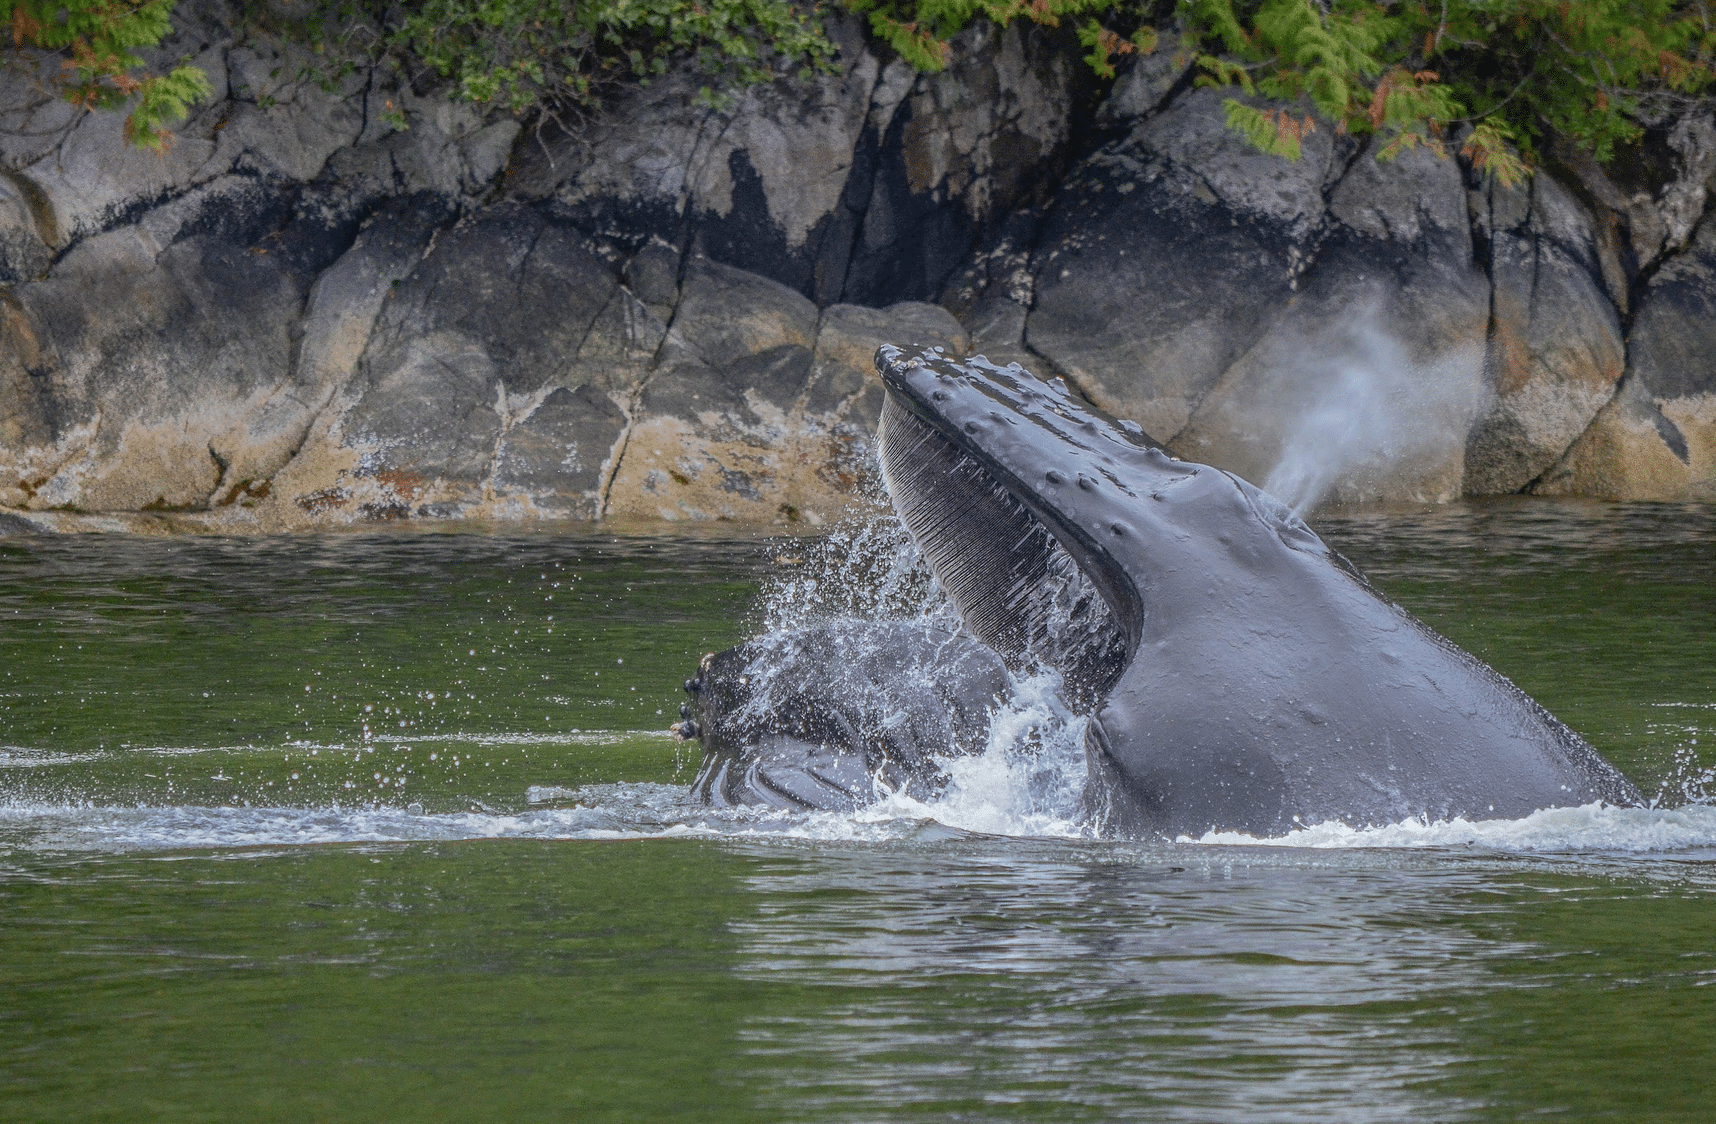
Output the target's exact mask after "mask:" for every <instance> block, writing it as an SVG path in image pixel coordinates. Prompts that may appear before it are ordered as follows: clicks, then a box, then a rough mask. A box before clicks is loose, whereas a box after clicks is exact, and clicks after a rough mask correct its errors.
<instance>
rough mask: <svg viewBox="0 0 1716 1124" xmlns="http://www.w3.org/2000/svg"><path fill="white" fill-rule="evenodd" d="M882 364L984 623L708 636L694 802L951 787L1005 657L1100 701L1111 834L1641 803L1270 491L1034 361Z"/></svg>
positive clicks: (1194, 832)
mask: <svg viewBox="0 0 1716 1124" xmlns="http://www.w3.org/2000/svg"><path fill="white" fill-rule="evenodd" d="M876 363H877V368H878V370H879V371H880V372H881V375H882V380H883V383H884V385H885V386H886V388H887V394H886V398H885V400H884V404H883V410H882V420H881V426H880V428H879V431H878V434H877V441H876V447H877V451H878V454H879V457H880V461H881V465H882V472H883V478H884V481H885V483H886V485H887V490H888V494H889V497H890V499H891V500H892V502H893V504H894V507H895V510H896V511H897V513H898V514H899V516H900V519H901V521H902V522H903V523H904V524H905V526H906V528H907V530H908V531H909V532H910V533H911V536H912V538H913V540H914V542H915V543H916V545H917V547H918V549H919V551H920V553H921V555H922V557H923V559H924V561H925V563H926V564H927V566H928V567H929V569H930V570H931V571H932V573H933V574H934V575H935V577H936V580H937V581H938V582H939V583H940V585H941V586H942V588H943V589H944V591H945V592H946V593H947V595H948V598H949V600H950V601H951V602H952V604H953V607H954V608H955V610H956V611H957V612H958V615H959V618H960V620H961V621H962V622H963V625H964V629H965V630H966V631H967V632H968V633H969V634H970V637H974V638H975V641H976V642H975V643H974V642H973V641H972V640H971V639H970V638H962V639H961V640H960V641H959V643H960V644H962V645H968V647H961V648H960V649H959V651H960V653H961V654H960V656H959V658H957V659H952V660H945V661H941V662H940V663H937V662H936V661H934V660H931V661H930V662H929V663H926V662H925V657H924V650H925V644H926V642H927V638H926V636H924V635H917V634H915V633H914V632H913V629H914V628H918V629H921V628H922V627H924V626H921V625H916V626H908V625H900V624H889V623H877V624H875V625H870V626H847V631H846V632H845V633H843V634H833V633H827V632H823V633H820V634H815V635H813V636H812V637H811V639H810V640H809V641H808V642H806V643H800V644H798V645H797V646H796V647H794V645H793V644H790V643H789V644H788V645H787V646H786V652H785V655H784V657H783V652H782V651H780V650H776V651H774V652H773V654H771V652H770V651H767V650H763V649H760V648H757V647H755V645H756V644H757V642H753V646H751V647H748V648H741V649H734V650H732V651H731V652H729V653H723V654H722V655H721V656H716V657H706V659H705V663H704V665H703V667H702V669H701V670H700V677H699V679H698V680H695V681H694V682H695V684H696V686H697V687H698V688H699V691H698V692H697V697H696V698H695V700H694V702H695V706H694V707H688V708H687V709H686V710H685V711H684V712H683V713H685V714H686V715H687V716H688V717H690V716H691V715H692V714H693V713H695V714H696V715H697V716H699V717H698V720H694V721H692V722H691V723H690V725H689V726H688V727H686V731H685V736H697V737H698V739H699V740H700V741H701V742H702V743H703V748H704V769H703V771H702V773H701V774H700V776H699V780H698V782H697V784H696V785H695V786H694V792H695V793H697V794H698V795H699V796H701V798H702V799H704V800H706V801H710V802H715V803H729V802H742V803H774V804H777V805H779V806H791V807H828V808H851V807H855V806H857V805H860V804H862V803H865V802H867V801H868V800H871V799H875V797H876V795H877V794H879V793H881V792H885V791H891V790H895V789H897V788H899V787H901V786H910V785H914V784H915V785H917V786H919V791H932V790H933V789H934V787H935V784H936V778H937V777H938V776H939V775H940V774H939V773H938V771H937V770H936V768H935V766H934V762H933V758H934V756H935V755H936V754H937V753H948V752H970V751H972V749H973V748H974V746H975V745H977V744H978V743H979V742H980V741H981V734H982V729H983V725H984V723H983V721H982V720H981V719H980V718H979V717H978V713H979V712H980V711H981V710H982V706H983V700H985V699H989V700H996V701H998V700H999V699H1000V697H1001V696H1002V694H1003V693H1004V691H1005V686H1004V678H1005V676H1004V667H1005V668H1010V669H1012V670H1015V671H1024V670H1031V669H1042V668H1044V667H1047V668H1051V669H1053V670H1054V671H1056V672H1058V673H1059V676H1060V681H1061V683H1062V690H1063V693H1064V695H1065V697H1066V700H1067V702H1068V703H1069V705H1070V706H1072V707H1073V708H1074V709H1075V710H1077V711H1080V712H1082V713H1083V714H1085V715H1087V716H1088V719H1089V721H1088V723H1087V726H1086V737H1085V755H1086V758H1087V770H1086V772H1087V778H1088V779H1087V781H1086V788H1085V794H1084V804H1085V809H1086V813H1087V817H1088V819H1089V821H1090V822H1091V824H1092V825H1093V826H1094V827H1095V828H1096V830H1098V832H1099V833H1101V834H1105V835H1110V836H1127V837H1137V836H1167V837H1170V838H1172V837H1176V836H1181V835H1191V836H1194V837H1195V836H1198V835H1201V834H1204V833H1206V832H1209V831H1212V830H1219V831H1237V832H1244V833H1248V834H1251V835H1254V836H1259V837H1264V836H1278V835H1281V834H1284V833H1285V832H1288V831H1291V830H1293V829H1294V828H1295V827H1296V826H1300V825H1310V824H1314V823H1322V822H1327V821H1340V822H1344V823H1347V824H1349V825H1352V826H1354V827H1362V826H1371V825H1380V824H1387V823H1397V822H1400V821H1401V820H1404V819H1408V818H1412V817H1423V818H1426V819H1430V820H1446V819H1452V818H1454V817H1457V816H1459V817H1465V818H1467V819H1493V818H1514V817H1518V816H1522V815H1526V814H1529V813H1531V812H1533V811H1536V810H1539V809H1542V808H1549V807H1557V806H1568V805H1578V804H1587V803H1591V802H1593V801H1602V802H1606V803H1611V804H1638V803H1641V802H1642V799H1641V797H1640V795H1639V792H1638V790H1637V789H1636V788H1635V787H1634V786H1633V784H1632V783H1631V782H1630V781H1628V780H1627V778H1626V777H1625V776H1624V775H1622V774H1621V773H1620V771H1619V770H1617V769H1616V768H1615V767H1614V766H1613V765H1611V764H1609V762H1607V761H1606V760H1604V759H1603V758H1602V756H1601V755H1599V754H1598V753H1597V752H1596V751H1595V750H1594V749H1592V748H1591V746H1590V745H1588V744H1587V743H1586V742H1585V741H1584V739H1582V738H1580V737H1579V735H1578V734H1576V733H1574V732H1573V731H1572V730H1570V729H1569V728H1568V727H1567V726H1565V725H1564V724H1562V723H1561V722H1560V721H1558V720H1557V719H1556V718H1555V717H1554V716H1553V715H1551V714H1549V713H1548V712H1547V711H1546V710H1544V709H1543V708H1542V707H1541V706H1539V705H1538V704H1537V703H1536V702H1535V701H1533V700H1532V699H1531V698H1530V697H1528V696H1527V695H1526V694H1525V693H1524V692H1523V691H1521V690H1519V688H1517V687H1516V686H1514V685H1513V684H1512V683H1511V682H1509V681H1508V680H1507V679H1506V678H1504V677H1503V676H1501V675H1500V674H1498V673H1497V672H1495V671H1494V670H1492V669H1491V668H1490V667H1488V666H1487V665H1485V664H1484V663H1483V662H1482V661H1480V660H1478V659H1476V658H1475V657H1473V656H1471V655H1470V654H1468V653H1466V652H1464V651H1462V650H1461V649H1460V648H1459V647H1457V646H1456V645H1454V644H1453V643H1451V642H1450V641H1448V640H1446V639H1444V638H1443V637H1441V636H1439V635H1437V634H1436V633H1435V632H1433V631H1432V630H1430V629H1429V628H1427V627H1425V626H1424V625H1423V624H1421V623H1420V622H1419V621H1417V620H1416V619H1414V618H1413V617H1412V616H1411V615H1410V614H1408V613H1407V612H1406V611H1405V610H1403V609H1401V608H1400V607H1399V606H1397V605H1395V604H1393V603H1392V602H1390V601H1389V600H1388V599H1387V598H1386V597H1384V596H1382V595H1381V594H1380V593H1379V592H1378V591H1377V590H1375V589H1374V588H1373V587H1372V586H1371V585H1370V584H1369V583H1368V582H1367V581H1365V579H1364V578H1363V576H1362V575H1361V574H1359V572H1358V571H1357V570H1356V569H1355V568H1354V567H1353V566H1352V565H1351V564H1350V563H1348V562H1347V561H1346V560H1345V559H1343V558H1341V557H1340V556H1339V555H1338V554H1337V553H1335V552H1334V551H1333V550H1331V549H1330V548H1329V547H1328V546H1327V545H1326V544H1325V543H1324V542H1323V541H1322V539H1320V538H1319V537H1318V536H1317V535H1316V534H1315V533H1314V532H1313V531H1312V530H1311V529H1310V528H1309V527H1307V526H1306V525H1305V523H1304V522H1303V521H1302V520H1300V519H1299V518H1298V517H1297V516H1296V515H1294V514H1293V513H1292V512H1291V511H1290V510H1289V509H1288V508H1287V507H1286V506H1285V505H1284V504H1282V503H1281V502H1280V501H1279V500H1277V499H1275V498H1274V497H1272V496H1270V495H1269V494H1267V493H1265V492H1263V491H1261V490H1260V489H1258V488H1256V487H1254V486H1253V485H1251V484H1249V483H1247V482H1246V481H1244V480H1242V479H1240V478H1239V477H1237V476H1235V475H1233V474H1232V473H1229V472H1225V471H1222V470H1220V469H1216V468H1212V467H1210V466H1208V465H1201V464H1195V463H1191V462H1187V461H1182V460H1179V459H1177V458H1175V457H1173V456H1171V455H1170V454H1168V453H1167V452H1166V451H1165V450H1163V449H1162V448H1161V447H1160V446H1158V445H1156V444H1155V443H1154V442H1152V441H1151V440H1150V439H1149V438H1148V437H1147V436H1146V435H1144V433H1143V432H1142V430H1141V429H1139V427H1138V426H1136V425H1134V424H1132V423H1129V422H1124V421H1121V420H1119V419H1116V418H1113V417H1111V416H1109V415H1107V414H1105V413H1103V412H1102V411H1101V410H1099V409H1097V408H1095V407H1094V406H1092V405H1090V404H1089V403H1087V402H1084V401H1083V400H1081V399H1079V398H1077V397H1075V396H1074V395H1073V394H1072V393H1071V392H1070V391H1069V390H1068V388H1067V387H1066V386H1065V384H1064V383H1061V382H1060V381H1059V380H1056V381H1054V382H1048V383H1045V382H1042V381H1040V380H1038V379H1036V378H1035V377H1034V376H1032V375H1031V374H1029V373H1028V372H1026V371H1025V370H1023V369H1022V368H1020V367H1019V366H1018V365H1016V364H1014V365H1009V366H1007V367H999V366H996V365H994V364H991V363H989V362H987V361H986V360H984V359H982V358H981V357H978V358H975V359H971V360H968V361H963V362H956V361H954V360H951V359H948V358H946V357H945V356H943V355H942V354H941V353H939V352H938V351H933V350H932V351H926V352H922V353H919V354H908V353H906V352H904V351H902V350H900V349H898V348H894V347H883V348H882V349H880V350H879V351H878V352H877V356H876ZM854 629H856V631H854ZM941 642H942V643H944V644H945V643H947V642H948V641H947V640H946V638H945V636H944V638H943V639H942V641H941ZM777 649H778V645H777ZM943 650H944V651H945V649H943ZM854 652H866V653H869V654H868V655H865V656H863V658H857V659H855V658H853V657H852V656H851V655H850V653H854ZM888 653H892V654H888ZM979 653H981V654H979ZM914 661H915V662H914ZM775 664H779V665H781V666H782V667H783V668H784V670H785V671H786V672H787V675H786V679H787V680H790V681H791V682H794V683H798V684H801V685H804V687H803V689H798V690H796V693H792V694H791V698H790V700H789V701H787V702H785V703H784V704H783V705H779V706H774V704H773V703H771V702H770V700H762V705H758V702H759V700H757V699H755V698H753V697H752V694H753V692H752V691H751V690H750V689H749V688H748V687H744V686H740V687H738V688H735V686H734V684H737V683H740V681H741V680H742V681H743V682H744V683H750V682H751V681H752V679H753V677H754V676H755V674H756V672H757V670H758V669H764V670H766V669H768V668H769V667H771V666H774V665H775ZM1003 665H1004V667H1003ZM926 683H927V684H928V686H925V685H924V684H926ZM690 686H692V684H688V687H690ZM956 700H957V701H956ZM774 702H776V703H778V702H780V700H779V699H776V700H774ZM771 707H773V709H772V710H771ZM771 713H772V714H773V717H765V716H766V715H769V714H771ZM882 713H888V714H892V715H894V716H895V719H894V720H895V721H896V722H900V721H902V719H900V718H899V716H900V715H914V716H915V717H913V718H911V719H910V720H909V721H907V722H906V725H907V726H909V727H910V728H911V729H912V731H913V733H912V736H911V737H909V738H907V739H905V740H904V741H901V740H899V739H898V738H896V740H895V741H894V742H893V743H888V742H887V740H886V739H878V737H877V736H875V734H874V731H873V728H874V726H875V722H874V721H873V719H872V720H857V721H854V720H853V719H852V718H851V716H852V715H860V714H869V715H876V714H882ZM866 721H869V724H870V727H871V728H872V732H871V733H860V732H859V731H860V728H861V727H864V725H865V722H866ZM938 744H939V745H940V747H941V748H939V749H932V748H931V747H934V746H936V745H938ZM770 778H773V780H771V779H770Z"/></svg>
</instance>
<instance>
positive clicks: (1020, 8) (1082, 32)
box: [846, 0, 1156, 77]
mask: <svg viewBox="0 0 1716 1124" xmlns="http://www.w3.org/2000/svg"><path fill="white" fill-rule="evenodd" d="M1127 4H1128V0H1030V2H1029V3H1024V2H1022V0H846V6H847V7H848V8H850V9H851V10H852V11H854V12H862V13H866V14H868V15H869V17H870V29H871V30H872V31H874V32H875V33H876V35H877V36H878V37H880V38H881V39H882V41H883V42H885V43H887V44H888V46H890V47H892V48H893V49H894V50H895V51H896V52H898V53H899V56H900V57H901V58H903V59H905V60H906V61H907V62H909V63H911V64H912V65H913V66H915V67H917V68H918V69H919V70H927V71H938V70H941V69H943V68H944V67H946V66H947V64H948V51H949V50H950V46H949V43H948V41H949V40H950V39H952V38H953V36H954V35H956V34H958V33H959V32H960V31H961V30H963V29H964V28H966V27H968V26H969V25H970V24H971V23H972V21H973V20H977V19H986V20H988V21H990V22H991V23H993V24H995V25H996V26H998V27H1005V26H1006V25H1007V24H1009V23H1012V22H1013V21H1014V20H1016V19H1024V20H1029V21H1031V22H1032V23H1037V24H1042V25H1044V26H1047V27H1058V26H1060V22H1061V20H1063V19H1067V20H1073V19H1077V18H1078V17H1081V16H1083V17H1088V18H1087V19H1086V20H1085V21H1084V22H1083V24H1082V25H1081V26H1080V27H1079V29H1078V36H1079V42H1081V43H1082V44H1083V45H1084V46H1086V47H1089V48H1091V52H1090V54H1088V55H1086V56H1085V61H1087V62H1088V63H1090V65H1091V67H1092V68H1093V69H1095V70H1096V72H1097V73H1098V74H1100V75H1103V76H1104V77H1110V76H1112V75H1113V74H1114V66H1113V62H1112V59H1113V57H1114V56H1115V55H1124V54H1130V53H1132V52H1133V51H1141V52H1144V53H1146V54H1148V53H1149V52H1150V51H1153V50H1155V48H1156V30H1155V28H1153V27H1149V26H1147V25H1145V26H1141V27H1139V28H1138V30H1136V31H1135V32H1134V33H1132V34H1131V35H1124V36H1123V35H1121V34H1119V33H1117V32H1115V31H1113V30H1110V29H1109V28H1108V27H1106V26H1105V25H1104V22H1103V20H1102V19H1101V18H1100V17H1104V16H1118V17H1120V20H1121V21H1122V22H1133V23H1136V22H1138V13H1137V11H1129V10H1127ZM1139 10H1140V11H1141V10H1142V9H1139Z"/></svg>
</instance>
